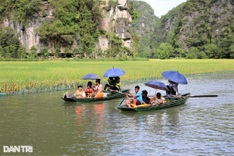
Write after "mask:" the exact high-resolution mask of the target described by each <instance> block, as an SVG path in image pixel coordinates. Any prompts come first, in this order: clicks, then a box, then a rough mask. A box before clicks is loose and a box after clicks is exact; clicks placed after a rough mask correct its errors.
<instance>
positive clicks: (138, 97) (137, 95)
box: [136, 91, 142, 103]
mask: <svg viewBox="0 0 234 156" xmlns="http://www.w3.org/2000/svg"><path fill="white" fill-rule="evenodd" d="M136 99H137V100H138V101H140V103H142V94H141V92H140V91H138V92H137V93H136Z"/></svg>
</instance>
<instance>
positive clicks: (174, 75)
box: [162, 70, 188, 84]
mask: <svg viewBox="0 0 234 156" xmlns="http://www.w3.org/2000/svg"><path fill="white" fill-rule="evenodd" d="M162 76H163V77H165V78H166V79H168V80H170V81H172V82H175V83H179V84H188V82H187V80H186V78H185V76H184V75H182V74H181V73H179V72H178V71H174V70H168V71H165V72H163V73H162Z"/></svg>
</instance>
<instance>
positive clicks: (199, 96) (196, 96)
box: [188, 95, 218, 98]
mask: <svg viewBox="0 0 234 156" xmlns="http://www.w3.org/2000/svg"><path fill="white" fill-rule="evenodd" d="M188 97H191V98H202V97H218V95H193V96H188Z"/></svg>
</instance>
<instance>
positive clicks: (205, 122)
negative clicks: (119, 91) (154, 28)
mask: <svg viewBox="0 0 234 156" xmlns="http://www.w3.org/2000/svg"><path fill="white" fill-rule="evenodd" d="M187 79H188V82H189V84H188V85H180V86H179V90H180V92H181V93H185V92H190V93H191V94H192V95H203V94H218V95H219V97H217V98H190V99H189V100H188V102H187V103H186V104H185V105H182V106H178V107H174V108H169V109H164V110H157V111H150V112H140V113H139V112H121V111H120V110H118V109H117V108H116V107H117V106H118V105H119V103H120V101H121V100H122V99H117V100H112V101H107V102H98V103H89V104H78V103H67V102H64V101H62V99H61V98H60V97H61V95H62V92H53V93H39V94H31V95H22V96H9V97H4V98H3V97H2V98H0V112H1V113H0V155H10V156H11V155H17V154H3V148H2V147H3V146H10V145H31V146H33V153H32V154H28V155H43V156H47V155H48V156H49V155H58V156H70V155H87V156H93V155H95V156H99V155H100V156H116V155H117V156H118V155H121V156H138V155H139V156H146V155H147V156H151V155H152V156H155V155H159V156H160V155H162V156H165V155H173V156H177V155H178V156H181V155H188V156H190V155H191V156H194V155H227V156H229V155H230V156H231V155H234V99H233V93H234V72H228V73H215V74H206V75H198V76H189V77H188V78H187ZM162 81H164V82H165V83H166V81H165V80H162ZM134 85H135V84H133V85H131V86H130V87H131V88H132V89H133V87H134ZM140 86H141V88H142V89H147V90H148V91H149V92H150V94H151V95H152V94H154V93H155V90H153V89H150V88H148V87H145V86H144V85H140ZM162 94H164V92H162ZM18 155H24V154H18Z"/></svg>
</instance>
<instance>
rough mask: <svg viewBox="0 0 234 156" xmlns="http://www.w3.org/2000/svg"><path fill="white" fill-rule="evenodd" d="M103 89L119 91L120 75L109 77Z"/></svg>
mask: <svg viewBox="0 0 234 156" xmlns="http://www.w3.org/2000/svg"><path fill="white" fill-rule="evenodd" d="M104 90H110V91H119V90H120V77H109V79H108V83H107V84H106V85H105V87H104Z"/></svg>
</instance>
